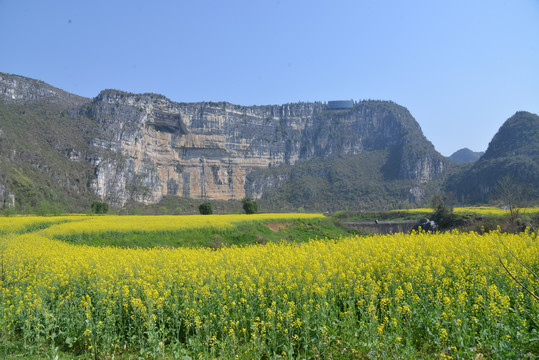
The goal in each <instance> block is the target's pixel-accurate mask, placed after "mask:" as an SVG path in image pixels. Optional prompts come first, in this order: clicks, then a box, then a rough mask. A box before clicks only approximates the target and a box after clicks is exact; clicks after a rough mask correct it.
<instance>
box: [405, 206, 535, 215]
mask: <svg viewBox="0 0 539 360" xmlns="http://www.w3.org/2000/svg"><path fill="white" fill-rule="evenodd" d="M398 211H402V210H398ZM406 211H408V212H420V213H423V212H427V213H428V212H432V209H429V208H417V209H409V210H406ZM519 211H520V213H521V214H534V213H538V212H539V207H533V208H520V209H519ZM453 212H455V213H457V214H462V215H465V214H477V215H508V214H509V210H505V209H501V208H498V207H492V206H469V207H456V208H454V209H453Z"/></svg>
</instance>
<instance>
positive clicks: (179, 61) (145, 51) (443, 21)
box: [0, 0, 539, 156]
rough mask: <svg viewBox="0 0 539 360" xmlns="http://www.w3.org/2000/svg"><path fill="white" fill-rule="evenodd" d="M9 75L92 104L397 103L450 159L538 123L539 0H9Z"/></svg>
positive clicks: (5, 37) (4, 18)
mask: <svg viewBox="0 0 539 360" xmlns="http://www.w3.org/2000/svg"><path fill="white" fill-rule="evenodd" d="M0 72H6V73H11V74H18V75H23V76H27V77H31V78H36V79H39V80H43V81H45V82H47V83H49V84H51V85H53V86H56V87H59V88H61V89H64V90H66V91H69V92H72V93H75V94H79V95H82V96H87V97H94V96H96V95H97V94H98V93H99V91H101V90H103V89H107V88H114V89H120V90H124V91H130V92H135V93H139V92H154V93H160V94H163V95H165V96H167V97H168V98H170V99H172V100H174V101H184V102H196V101H229V102H231V103H234V104H241V105H266V104H283V103H289V102H296V101H328V100H339V99H354V100H362V99H379V100H392V101H394V102H396V103H398V104H400V105H403V106H405V107H406V108H408V109H409V110H410V112H411V113H412V115H413V116H414V117H415V118H416V120H417V121H418V122H419V124H420V125H421V128H422V129H423V132H424V133H425V135H426V136H427V138H428V139H429V140H430V141H431V142H432V143H433V144H434V146H435V147H436V149H437V150H438V151H440V152H441V153H442V154H444V155H446V156H448V155H450V154H451V153H453V152H454V151H456V150H458V149H460V148H463V147H468V148H470V149H472V150H474V151H483V150H486V148H487V145H488V142H489V141H490V140H491V139H492V136H494V134H495V133H496V131H497V130H498V128H499V127H500V126H501V125H502V124H503V122H504V121H505V120H506V119H507V118H509V117H510V116H512V115H513V114H514V113H515V112H516V111H519V110H526V111H530V112H533V113H536V114H539V0H506V1H502V0H488V1H486V0H483V1H479V0H453V1H432V0H425V1H415V0H408V1H402V0H392V1H388V0H368V1H365V0H332V1H329V0H328V1H317V0H288V1H286V0H280V1H278V0H265V1H258V0H248V1H235V0H227V1H224V0H196V1H195V0H192V1H185V0H183V1H182V0H177V1H172V0H171V1H164V0H155V1H148V0H145V1H138V0H131V1H123V0H107V1H102V0H92V1H78V0H49V1H43V0H35V1H31V0H0Z"/></svg>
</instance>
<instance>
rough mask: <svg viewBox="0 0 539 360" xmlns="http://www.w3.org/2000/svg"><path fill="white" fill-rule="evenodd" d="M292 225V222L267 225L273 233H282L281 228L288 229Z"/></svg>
mask: <svg viewBox="0 0 539 360" xmlns="http://www.w3.org/2000/svg"><path fill="white" fill-rule="evenodd" d="M290 224H292V223H291V222H273V223H266V224H264V225H266V226H267V227H268V228H269V229H270V230H271V231H273V232H281V227H283V226H284V227H286V226H289V225H290Z"/></svg>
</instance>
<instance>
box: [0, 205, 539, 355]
mask: <svg viewBox="0 0 539 360" xmlns="http://www.w3.org/2000/svg"><path fill="white" fill-rule="evenodd" d="M267 216H268V217H266V215H264V216H262V215H258V217H257V219H259V220H264V219H269V218H272V219H276V218H277V219H285V218H287V217H288V216H289V215H283V214H278V215H277V216H276V215H275V214H273V215H267ZM294 216H297V214H294ZM178 218H182V217H174V216H170V217H168V216H163V217H125V218H124V217H112V216H111V217H80V218H77V219H68V220H66V221H67V222H64V223H61V224H57V225H52V226H51V227H49V228H47V229H43V230H40V229H38V230H36V231H35V232H28V233H24V234H20V233H19V234H17V233H12V234H4V235H2V237H1V242H0V260H1V274H0V284H1V298H0V311H1V317H0V321H1V323H0V325H1V330H0V331H1V338H2V344H3V345H2V346H3V349H4V350H5V349H8V347H9V346H10V345H9V344H19V345H20V346H21V347H23V348H24V349H34V350H32V351H35V353H36V354H42V355H44V356H50V357H54V356H55V355H57V353H58V352H63V353H67V354H86V356H87V357H88V358H99V359H108V358H112V357H113V356H115V357H117V358H118V357H120V358H121V357H122V356H124V358H131V357H133V358H171V359H172V358H183V357H190V358H204V359H206V358H208V359H210V358H225V359H229V358H230V359H232V358H240V359H262V358H266V359H269V358H307V359H310V358H322V359H325V358H350V359H354V358H368V357H374V358H409V359H413V358H418V357H423V358H435V359H438V358H466V359H468V358H499V359H507V358H523V357H525V356H528V355H529V356H532V355H534V354H535V355H537V354H538V353H539V345H538V342H537V338H538V329H539V312H538V311H539V302H538V301H536V300H535V299H534V298H533V297H532V296H531V295H529V294H528V293H526V292H525V290H524V289H523V288H522V287H520V286H519V285H518V284H517V283H516V282H515V281H513V280H512V279H511V278H510V277H509V275H508V274H507V273H506V271H505V269H504V268H503V267H502V265H501V264H500V260H501V261H502V262H503V264H504V265H506V266H507V268H508V269H509V270H510V271H511V273H512V274H513V275H514V276H515V277H517V278H518V279H519V280H520V281H521V282H522V283H523V284H525V286H527V287H528V288H529V289H530V290H531V291H535V293H538V292H539V281H538V279H537V278H535V277H534V276H533V275H532V274H531V273H530V272H529V271H528V270H526V269H525V268H524V267H523V266H522V265H521V264H520V263H519V262H518V261H517V260H516V259H515V258H514V257H513V256H511V255H510V253H509V252H508V250H507V249H506V248H505V247H504V245H503V244H505V245H506V246H507V247H508V248H509V249H511V251H512V252H513V253H514V254H515V256H516V257H518V259H519V260H520V261H521V262H522V263H524V264H527V265H528V266H529V268H530V269H531V270H533V271H535V272H536V273H537V272H539V271H538V270H539V243H538V238H537V236H536V235H535V234H533V233H530V232H524V233H521V234H518V235H509V234H501V233H499V232H492V233H487V234H484V235H478V234H476V233H459V232H456V231H455V232H450V233H439V234H430V233H413V234H394V235H390V236H382V235H379V236H372V237H357V236H351V237H346V238H339V239H318V240H312V241H310V242H308V243H305V244H287V243H280V244H273V243H272V244H268V245H264V246H260V245H259V246H247V247H242V248H235V247H232V248H223V249H219V250H210V249H202V248H197V249H189V248H176V249H171V248H154V249H122V248H115V247H89V246H73V245H70V244H67V243H64V242H61V241H59V240H54V239H53V235H55V234H65V233H71V232H75V231H84V232H85V231H104V232H106V231H110V230H111V229H114V230H115V231H130V230H132V229H144V230H145V231H152V229H162V227H167V228H171V229H178V228H181V227H182V226H231V225H230V224H233V223H236V222H242V221H245V220H246V216H239V215H231V216H211V217H210V216H201V217H196V216H194V217H183V218H185V219H189V220H188V222H187V225H186V224H185V223H183V225H181V224H180V223H181V220H179V219H178ZM290 218H292V217H290ZM249 219H254V218H252V215H250V216H249ZM36 221H38V220H37V219H36ZM22 223H24V222H22V221H21V223H20V224H18V225H16V226H15V225H13V226H12V227H10V229H21V228H23V227H25V226H26V227H27V226H28V224H27V223H24V224H25V225H21V224H22ZM6 226H7V225H6ZM77 226H78V227H77ZM502 242H503V244H502ZM11 346H15V345H11Z"/></svg>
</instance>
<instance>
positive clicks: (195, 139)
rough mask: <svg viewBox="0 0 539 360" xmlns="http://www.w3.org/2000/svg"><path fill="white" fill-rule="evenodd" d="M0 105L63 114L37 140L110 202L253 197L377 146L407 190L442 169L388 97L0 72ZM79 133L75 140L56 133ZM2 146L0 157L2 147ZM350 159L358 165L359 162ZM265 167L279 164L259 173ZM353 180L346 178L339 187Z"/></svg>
mask: <svg viewBox="0 0 539 360" xmlns="http://www.w3.org/2000/svg"><path fill="white" fill-rule="evenodd" d="M0 103H2V104H4V105H5V106H7V107H8V108H9V111H10V113H12V114H15V113H16V114H18V115H17V116H23V117H24V116H26V115H25V110H24V109H22V108H17V107H26V106H27V105H31V107H32V108H33V109H34V110H33V115H32V116H40V117H41V115H40V114H44V116H45V117H46V118H47V119H48V118H49V117H50V118H51V119H52V118H54V117H60V118H63V117H64V115H65V116H66V118H65V120H63V121H62V124H65V126H67V127H70V128H69V129H66V130H69V131H65V132H64V131H61V133H62V135H61V136H62V137H63V140H62V141H55V140H54V134H53V133H54V132H57V130H58V129H57V130H54V131H53V130H50V131H49V129H48V126H47V124H45V123H40V124H39V126H41V127H42V128H43V129H41V128H40V129H41V130H39V131H41V132H44V131H46V132H48V133H49V135H50V136H48V137H47V138H46V139H42V140H43V141H40V144H41V145H40V146H43V148H47V149H48V148H49V147H50V150H51V151H52V152H53V153H54V154H56V153H58V154H56V155H57V156H56V155H55V159H56V160H55V161H56V162H58V163H61V162H62V161H65V160H64V159H68V161H70V163H71V165H72V166H71V167H72V168H73V173H79V174H87V173H88V168H89V167H90V166H91V167H92V168H93V169H94V171H93V174H92V175H85V176H88V178H87V179H85V178H82V176H80V177H81V178H79V176H77V184H86V183H88V184H89V185H88V186H89V187H90V188H91V189H92V191H93V193H95V194H97V195H98V196H99V197H100V198H102V199H103V200H105V201H108V202H110V203H111V204H114V205H118V206H122V205H124V204H125V203H126V202H128V201H130V200H134V201H139V202H143V203H155V202H158V201H159V200H160V199H162V198H163V197H164V196H167V195H168V196H182V197H189V198H204V199H224V200H226V199H241V198H243V197H244V196H251V197H254V198H259V197H261V196H263V195H264V194H266V193H267V192H268V191H270V190H272V189H276V188H279V187H280V186H282V185H283V184H285V183H287V182H288V181H290V180H291V175H293V174H294V171H295V170H294V169H295V168H296V166H297V165H298V164H300V163H305V162H307V161H309V160H312V159H321V161H320V162H318V163H319V164H320V165H322V164H324V161H326V160H327V161H330V162H331V161H332V160H331V159H332V158H333V157H336V156H337V157H338V156H346V157H348V158H347V159H350V156H351V157H357V156H359V154H364V153H368V152H383V153H384V157H383V163H381V164H379V165H380V166H381V167H382V168H383V169H382V170H383V171H382V172H383V174H384V179H380V180H381V181H385V180H388V181H393V182H394V181H399V180H406V182H407V185H406V186H408V188H410V189H411V188H414V189H416V188H418V189H419V190H417V191H415V190H414V191H415V192H414V194H415V193H418V192H421V191H423V190H422V184H425V183H428V182H430V181H431V180H432V179H434V178H437V177H439V176H440V175H441V174H443V173H444V171H445V167H446V164H447V160H446V159H445V158H443V157H442V156H441V155H440V154H438V153H437V152H436V151H435V150H434V147H433V146H432V144H431V143H430V142H429V141H428V140H427V139H426V138H425V137H424V136H423V134H422V132H421V129H420V127H419V125H418V124H417V122H416V121H415V120H414V118H413V117H412V116H411V115H410V113H409V112H408V110H406V109H405V108H404V107H402V106H399V105H397V104H395V103H392V102H387V101H361V102H350V104H351V106H352V107H351V108H337V109H330V108H329V107H328V105H327V104H325V103H320V102H317V103H294V104H285V105H269V106H239V105H233V104H230V103H225V102H220V103H212V102H200V103H178V102H173V101H171V100H169V99H167V98H166V97H164V96H162V95H157V94H131V93H126V92H122V91H117V90H104V91H102V92H101V93H100V94H99V95H98V96H97V97H95V98H94V99H86V98H82V97H79V96H76V95H73V94H69V93H67V92H65V91H62V90H60V89H57V88H55V87H52V86H50V85H48V84H45V83H43V82H41V81H38V80H33V79H28V78H25V77H21V76H16V75H8V74H2V73H0ZM28 108H29V107H28ZM51 109H54V110H52V111H51ZM40 111H44V112H42V113H40ZM68 118H69V119H73V121H71V120H69V121H68V120H66V119H68ZM28 119H29V118H28ZM43 119H44V118H43ZM51 121H53V120H51ZM54 121H55V120H54ZM56 122H57V121H55V123H56ZM21 124H22V123H21ZM36 126H38V124H37V122H36ZM51 129H52V127H51ZM10 131H15V132H16V131H17V129H15V128H13V129H11V130H10ZM77 134H78V135H77ZM79 136H81V137H82V138H81V141H80V144H79V145H75V144H76V143H77V142H76V141H64V140H66V139H72V138H77V139H78V137H79ZM58 140H60V139H58ZM64 143H65V144H64ZM68 143H69V144H68ZM62 144H64V145H62ZM10 146H11V145H10ZM11 147H12V148H13V149H15V148H16V146H15V147H14V146H11ZM23 149H24V147H23ZM4 150H5V151H4ZM4 150H2V154H0V155H2V156H4V157H5V156H7V155H9V154H10V152H9V151H11V150H10V149H7V148H6V149H4ZM13 151H15V150H13ZM27 153H28V151H27ZM28 156H29V155H28ZM28 156H27V157H28ZM36 159H37V160H35V161H34V162H35V164H33V165H35V166H34V167H35V171H38V172H39V173H42V174H43V175H44V176H45V175H47V176H51V181H53V182H54V183H58V184H59V183H64V182H67V183H69V179H68V180H67V181H64V182H62V181H58V178H59V177H61V176H67V175H65V174H64V175H62V170H61V169H62V166H60V165H58V164H56V165H58V166H56V165H55V167H54V168H55V169H56V170H54V171H52V170H51V171H49V172H46V171H44V170H43V169H46V168H47V166H48V165H47V164H46V163H42V161H41V160H40V159H42V157H41V156H37V157H36ZM43 159H44V158H43ZM21 161H23V160H22V158H21ZM43 161H45V160H43ZM343 161H344V162H346V161H348V160H343ZM356 162H357V161H356ZM6 164H8V163H6ZM326 164H327V163H326ZM6 166H7V167H13V166H15V165H13V164H12V163H9V164H8V165H6ZM342 166H347V165H342V164H341V167H342ZM354 166H355V167H356V168H357V169H358V171H356V173H357V174H359V173H361V169H360V168H361V167H358V165H357V164H356V165H354ZM76 169H79V170H80V171H76ZM269 169H271V170H273V169H284V170H283V171H275V172H272V173H271V176H266V175H264V174H265V173H264V172H263V171H264V170H269ZM328 169H329V168H328V167H327V166H326V169H309V171H308V176H315V177H316V176H324V177H325V178H326V180H327V181H329V182H330V183H332V182H334V181H336V180H338V179H334V175H333V172H334V170H328ZM49 173H51V174H52V173H54V176H53V175H50V174H49ZM255 173H256V174H255ZM357 174H356V175H357ZM296 181H298V179H296ZM376 181H378V180H376ZM0 183H2V182H0ZM361 185H362V184H361V183H357V184H355V183H352V182H350V181H348V182H347V184H346V186H345V187H342V189H341V190H342V191H341V192H342V193H343V194H344V193H346V192H347V191H348V190H349V189H352V188H353V187H355V186H361ZM10 186H11V185H10ZM391 186H393V185H391ZM86 189H87V188H86ZM7 190H8V189H7V187H6V190H5V191H6V193H7ZM305 191H306V196H308V195H309V194H307V192H308V190H305ZM365 191H367V190H365ZM399 191H400V190H399ZM79 192H81V193H82V190H81V189H79ZM360 193H361V194H363V193H365V192H358V194H360ZM358 196H359V195H358ZM51 198H53V197H51ZM298 201H299V200H298Z"/></svg>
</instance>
